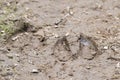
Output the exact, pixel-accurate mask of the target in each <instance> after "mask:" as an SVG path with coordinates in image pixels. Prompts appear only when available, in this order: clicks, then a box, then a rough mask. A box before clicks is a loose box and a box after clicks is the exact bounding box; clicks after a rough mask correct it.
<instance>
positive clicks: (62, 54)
mask: <svg viewBox="0 0 120 80" xmlns="http://www.w3.org/2000/svg"><path fill="white" fill-rule="evenodd" d="M52 55H54V56H55V57H56V58H57V59H58V60H59V61H62V62H65V61H67V60H69V59H70V58H71V56H72V52H71V49H70V46H69V43H68V40H67V38H66V36H63V37H62V38H60V39H58V40H57V42H56V43H55V45H54V48H53V54H52Z"/></svg>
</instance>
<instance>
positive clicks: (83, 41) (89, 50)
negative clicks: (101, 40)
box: [78, 34, 99, 60]
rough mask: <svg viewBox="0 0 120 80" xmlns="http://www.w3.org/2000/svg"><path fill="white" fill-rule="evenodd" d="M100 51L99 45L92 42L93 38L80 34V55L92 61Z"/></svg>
mask: <svg viewBox="0 0 120 80" xmlns="http://www.w3.org/2000/svg"><path fill="white" fill-rule="evenodd" d="M98 52H99V50H98V48H97V44H96V43H95V42H94V41H93V40H92V38H90V37H88V36H86V35H84V34H80V38H79V52H78V53H79V54H80V55H81V56H82V57H83V58H84V59H87V60H92V59H94V57H96V55H97V54H98Z"/></svg>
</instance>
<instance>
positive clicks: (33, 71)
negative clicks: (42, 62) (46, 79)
mask: <svg viewBox="0 0 120 80" xmlns="http://www.w3.org/2000/svg"><path fill="white" fill-rule="evenodd" d="M31 73H39V71H38V69H33V70H32V72H31Z"/></svg>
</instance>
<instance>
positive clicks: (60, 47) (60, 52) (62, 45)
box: [53, 33, 100, 62]
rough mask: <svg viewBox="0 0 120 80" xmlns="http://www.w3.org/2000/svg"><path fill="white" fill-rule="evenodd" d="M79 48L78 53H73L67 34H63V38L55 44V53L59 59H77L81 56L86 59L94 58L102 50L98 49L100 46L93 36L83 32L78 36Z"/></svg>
mask: <svg viewBox="0 0 120 80" xmlns="http://www.w3.org/2000/svg"><path fill="white" fill-rule="evenodd" d="M77 41H79V42H78V44H79V50H78V51H77V53H75V54H73V53H72V51H71V48H70V45H69V42H68V40H67V36H63V37H62V38H60V39H58V40H57V42H56V43H55V45H54V49H53V55H54V56H55V57H56V58H57V59H58V60H59V61H63V62H65V61H67V60H69V59H75V58H78V57H79V56H81V57H82V58H84V59H87V60H92V59H94V58H95V57H96V56H97V55H98V54H100V51H99V50H98V46H97V44H96V43H95V41H94V40H92V38H90V37H88V36H86V35H84V34H83V33H81V34H80V37H79V38H78V40H77Z"/></svg>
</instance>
